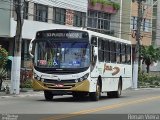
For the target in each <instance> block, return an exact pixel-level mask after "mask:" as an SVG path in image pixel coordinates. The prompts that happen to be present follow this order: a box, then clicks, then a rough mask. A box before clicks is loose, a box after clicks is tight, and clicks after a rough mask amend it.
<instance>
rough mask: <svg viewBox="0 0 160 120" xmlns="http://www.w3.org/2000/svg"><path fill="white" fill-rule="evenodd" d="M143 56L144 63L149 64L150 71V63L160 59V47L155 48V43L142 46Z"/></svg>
mask: <svg viewBox="0 0 160 120" xmlns="http://www.w3.org/2000/svg"><path fill="white" fill-rule="evenodd" d="M141 57H142V63H145V64H146V65H147V73H149V70H150V65H151V64H153V63H154V62H157V61H158V60H160V48H154V46H153V45H150V46H142V48H141Z"/></svg>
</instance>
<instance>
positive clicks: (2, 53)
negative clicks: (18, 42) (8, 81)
mask: <svg viewBox="0 0 160 120" xmlns="http://www.w3.org/2000/svg"><path fill="white" fill-rule="evenodd" d="M7 57H8V52H7V51H6V50H5V49H4V48H2V47H1V45H0V90H1V87H2V82H3V80H4V79H5V78H6V75H7V72H6V69H4V66H5V65H6V63H7V60H8V58H7Z"/></svg>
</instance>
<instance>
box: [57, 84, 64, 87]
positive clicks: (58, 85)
mask: <svg viewBox="0 0 160 120" xmlns="http://www.w3.org/2000/svg"><path fill="white" fill-rule="evenodd" d="M63 86H64V85H63V84H57V85H56V87H63Z"/></svg>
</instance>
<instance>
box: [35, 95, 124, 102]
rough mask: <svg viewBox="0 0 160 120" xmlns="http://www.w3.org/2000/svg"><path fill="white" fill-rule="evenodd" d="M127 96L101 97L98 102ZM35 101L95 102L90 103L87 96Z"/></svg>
mask: <svg viewBox="0 0 160 120" xmlns="http://www.w3.org/2000/svg"><path fill="white" fill-rule="evenodd" d="M126 97H127V96H121V97H120V98H109V97H108V96H101V97H100V99H99V101H104V100H110V99H121V98H126ZM37 101H43V102H96V101H92V100H91V99H90V98H89V96H86V97H82V98H73V97H70V96H69V97H61V98H57V97H56V96H55V97H54V98H53V100H50V101H46V100H45V99H43V100H37Z"/></svg>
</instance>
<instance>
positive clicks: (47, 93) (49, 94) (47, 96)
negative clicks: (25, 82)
mask: <svg viewBox="0 0 160 120" xmlns="http://www.w3.org/2000/svg"><path fill="white" fill-rule="evenodd" d="M44 97H45V99H46V100H47V101H49V100H52V99H53V94H52V92H51V91H44Z"/></svg>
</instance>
